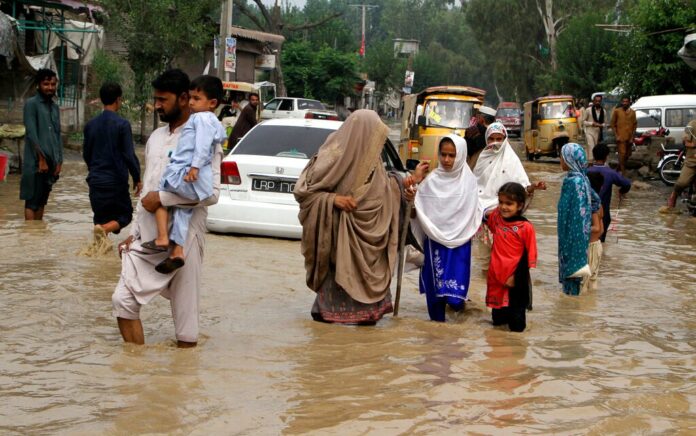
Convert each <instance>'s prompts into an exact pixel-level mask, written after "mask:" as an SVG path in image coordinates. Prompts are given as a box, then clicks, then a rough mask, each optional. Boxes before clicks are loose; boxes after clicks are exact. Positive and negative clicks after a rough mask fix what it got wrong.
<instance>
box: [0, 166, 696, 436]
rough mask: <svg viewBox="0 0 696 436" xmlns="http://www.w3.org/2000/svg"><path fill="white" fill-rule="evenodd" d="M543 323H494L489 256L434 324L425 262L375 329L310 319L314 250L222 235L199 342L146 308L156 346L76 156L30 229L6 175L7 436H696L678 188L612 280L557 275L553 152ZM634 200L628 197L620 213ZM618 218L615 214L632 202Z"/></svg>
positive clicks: (625, 225) (645, 194)
mask: <svg viewBox="0 0 696 436" xmlns="http://www.w3.org/2000/svg"><path fill="white" fill-rule="evenodd" d="M525 165H526V167H527V169H528V171H529V173H530V176H531V178H532V179H534V180H540V179H543V180H546V181H547V182H548V184H549V190H548V191H546V192H542V193H540V194H538V195H537V197H536V198H535V199H534V203H533V205H532V207H531V209H530V211H529V213H528V217H529V219H530V220H531V221H532V222H533V223H534V225H535V226H536V229H537V234H538V244H539V253H540V259H539V269H538V270H537V271H536V272H535V273H534V275H533V278H534V284H535V289H534V291H535V295H534V310H533V312H530V313H529V315H528V322H529V328H528V330H527V331H526V332H524V333H523V334H515V333H510V332H508V331H505V330H504V329H501V328H493V327H492V326H491V324H490V321H489V319H490V315H489V313H488V312H487V310H486V308H485V305H484V292H485V284H484V280H483V277H482V275H481V274H480V273H479V269H480V262H478V261H477V260H475V263H474V273H473V277H474V279H473V291H472V292H471V294H470V295H471V299H472V301H471V302H470V303H469V304H468V305H467V307H466V310H465V312H464V313H461V314H449V315H448V316H450V319H449V321H448V323H447V324H436V323H432V322H429V321H428V315H427V311H426V307H425V301H424V298H422V297H421V296H420V295H419V294H418V292H417V274H416V273H415V272H411V273H409V274H408V275H407V277H406V280H405V287H404V295H403V298H402V306H401V313H400V316H399V317H398V318H392V317H391V316H388V317H386V318H385V319H384V320H383V321H382V322H380V323H379V325H378V326H377V327H375V328H370V327H362V328H357V327H342V326H332V325H325V324H319V323H315V322H313V321H311V318H310V315H309V310H310V307H311V304H312V299H313V294H312V293H311V292H310V291H309V290H307V289H306V287H305V284H304V269H303V261H302V257H301V255H300V252H299V242H297V241H286V240H275V239H269V238H254V237H237V236H231V235H212V234H211V235H208V236H207V245H206V253H205V256H206V257H205V267H204V275H203V290H202V305H201V306H202V311H201V327H202V337H201V341H200V346H199V347H198V348H196V349H191V350H177V349H176V348H175V347H174V343H173V325H172V321H171V316H170V313H169V305H168V302H167V301H166V300H164V299H162V298H158V299H156V300H155V301H154V302H153V304H150V305H149V306H146V307H145V308H144V309H143V322H144V326H145V333H146V341H147V345H145V346H141V347H138V346H128V345H123V344H122V343H121V339H120V336H119V334H118V330H117V328H116V324H115V321H114V319H113V318H112V317H111V292H112V290H113V288H114V285H115V284H116V281H117V278H118V275H119V269H120V267H119V260H118V258H117V256H116V255H115V254H110V255H108V256H105V257H100V258H93V257H86V256H79V255H77V253H78V252H79V251H80V250H81V249H83V248H84V246H85V245H86V244H87V241H88V240H89V237H90V229H91V212H90V208H89V202H88V198H87V187H86V185H85V183H84V177H85V166H84V164H83V163H82V162H80V161H79V159H78V156H77V155H76V154H72V155H71V156H70V160H69V161H68V162H67V163H66V165H65V167H64V171H65V173H64V175H63V177H62V179H61V180H60V182H59V183H58V185H57V186H56V189H55V191H54V194H53V195H52V197H51V200H50V203H49V205H48V208H47V213H46V220H45V221H44V222H43V223H25V222H24V221H23V219H22V203H20V201H19V200H18V198H17V197H18V177H17V176H11V177H10V180H9V182H8V183H6V184H2V185H0V241H1V243H2V248H1V249H0V267H1V272H0V278H1V282H0V303H1V306H2V309H3V310H2V313H3V314H2V317H0V331H1V332H2V339H0V386H2V388H1V390H0V432H2V433H3V434H55V433H61V434H129V433H151V434H162V433H176V434H189V433H193V434H254V435H257V434H304V433H310V434H311V433H314V434H380V435H383V434H462V433H464V432H467V433H472V434H511V433H530V434H596V435H600V434H606V433H614V434H616V433H618V434H636V433H640V434H684V435H686V434H695V433H696V377H695V374H696V372H695V369H696V353H695V347H696V334H695V333H694V332H695V331H696V317H695V316H694V313H696V302H695V301H694V293H695V292H696V220H694V219H692V218H688V217H687V216H685V215H667V216H665V215H660V214H658V213H657V209H658V207H659V206H660V205H662V204H663V201H664V198H665V196H666V195H667V192H668V190H667V189H666V188H665V187H663V186H660V185H659V184H657V183H655V184H651V185H650V186H649V189H642V190H635V191H632V192H631V194H630V195H629V197H628V199H627V200H626V201H625V202H624V204H623V205H622V209H621V212H620V213H619V214H618V215H619V216H620V219H621V222H620V223H619V225H618V230H617V231H616V232H613V233H610V236H609V237H608V242H607V243H606V244H605V258H604V261H603V264H602V267H601V273H600V286H599V290H598V291H597V292H593V293H589V294H585V295H581V296H580V297H567V296H565V295H563V294H562V293H561V292H560V286H559V284H558V280H557V263H556V234H555V217H556V211H555V205H556V202H557V199H558V195H559V189H560V181H561V178H562V174H561V172H560V169H559V167H558V163H557V161H556V162H553V161H548V162H534V163H532V164H530V163H527V162H525ZM614 207H616V205H615V206H614ZM615 214H616V212H615Z"/></svg>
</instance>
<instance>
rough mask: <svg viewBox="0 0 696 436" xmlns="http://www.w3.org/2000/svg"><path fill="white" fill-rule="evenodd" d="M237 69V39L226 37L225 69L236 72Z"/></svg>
mask: <svg viewBox="0 0 696 436" xmlns="http://www.w3.org/2000/svg"><path fill="white" fill-rule="evenodd" d="M236 70H237V40H236V39H235V38H231V37H227V38H225V71H226V72H228V73H234V72H235V71H236Z"/></svg>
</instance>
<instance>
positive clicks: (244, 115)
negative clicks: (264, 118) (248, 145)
mask: <svg viewBox="0 0 696 436" xmlns="http://www.w3.org/2000/svg"><path fill="white" fill-rule="evenodd" d="M258 107H259V95H258V94H251V95H249V104H247V105H246V106H244V109H242V112H241V113H240V114H239V118H237V122H236V123H235V124H234V127H233V128H232V133H231V134H230V138H229V140H228V141H227V148H228V149H230V150H231V149H233V148H234V146H235V145H237V142H239V140H240V139H241V138H242V136H244V135H246V134H247V132H249V130H251V128H252V127H254V126H255V125H256V124H257V123H258V120H257V119H256V109H257V108H258Z"/></svg>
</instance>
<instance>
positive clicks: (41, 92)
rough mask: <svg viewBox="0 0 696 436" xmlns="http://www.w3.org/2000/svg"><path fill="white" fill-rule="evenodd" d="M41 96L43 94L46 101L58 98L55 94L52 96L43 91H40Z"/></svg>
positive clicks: (52, 93)
mask: <svg viewBox="0 0 696 436" xmlns="http://www.w3.org/2000/svg"><path fill="white" fill-rule="evenodd" d="M39 94H41V97H43V98H44V99H46V100H50V99H52V98H53V97H55V96H56V93H55V92H51V93H50V94H47V93H45V92H43V91H42V90H41V89H39Z"/></svg>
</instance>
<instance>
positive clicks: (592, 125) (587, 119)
mask: <svg viewBox="0 0 696 436" xmlns="http://www.w3.org/2000/svg"><path fill="white" fill-rule="evenodd" d="M605 118H606V117H605V116H604V108H603V107H602V96H601V95H595V97H594V98H593V99H592V106H591V107H589V108H588V109H587V110H585V113H584V114H583V115H582V128H583V130H584V131H585V141H586V142H587V149H588V150H592V149H593V148H594V146H595V145H597V144H599V142H600V141H601V135H602V127H604V124H605V123H606V120H605Z"/></svg>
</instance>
